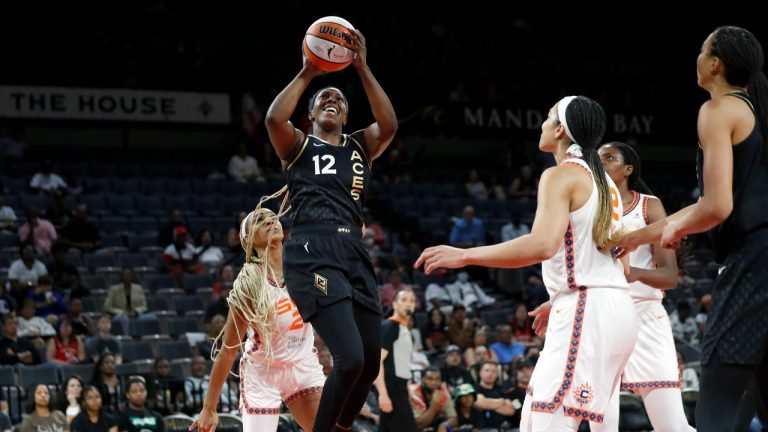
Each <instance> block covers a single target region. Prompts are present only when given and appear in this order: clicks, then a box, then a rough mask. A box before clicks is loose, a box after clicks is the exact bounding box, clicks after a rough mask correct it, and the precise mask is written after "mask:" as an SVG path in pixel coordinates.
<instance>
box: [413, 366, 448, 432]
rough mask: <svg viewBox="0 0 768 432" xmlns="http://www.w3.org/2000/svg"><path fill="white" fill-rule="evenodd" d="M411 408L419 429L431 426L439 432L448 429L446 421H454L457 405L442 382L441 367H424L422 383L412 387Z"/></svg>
mask: <svg viewBox="0 0 768 432" xmlns="http://www.w3.org/2000/svg"><path fill="white" fill-rule="evenodd" d="M411 408H413V415H414V417H416V427H417V428H419V430H421V429H425V428H430V427H431V428H434V429H435V430H437V432H444V431H446V430H447V428H446V423H450V422H451V421H454V419H455V418H456V407H455V406H454V405H453V400H452V399H451V395H450V393H449V392H448V389H447V388H446V387H445V384H444V383H443V382H442V379H441V376H440V369H437V368H435V367H428V368H426V369H424V375H423V376H422V378H421V384H415V385H413V386H412V387H411Z"/></svg>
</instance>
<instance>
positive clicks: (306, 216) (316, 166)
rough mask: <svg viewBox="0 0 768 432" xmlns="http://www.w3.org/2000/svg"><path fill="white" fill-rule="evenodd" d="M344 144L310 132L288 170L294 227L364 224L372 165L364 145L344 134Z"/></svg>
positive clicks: (286, 172) (286, 171)
mask: <svg viewBox="0 0 768 432" xmlns="http://www.w3.org/2000/svg"><path fill="white" fill-rule="evenodd" d="M341 142H342V144H341V145H338V146H337V145H333V144H329V143H327V142H325V141H323V140H321V139H320V138H318V137H316V136H313V135H307V136H306V138H305V139H304V142H303V143H302V145H301V148H300V149H299V151H298V153H297V155H296V157H295V158H294V159H293V161H291V163H290V164H289V165H288V166H287V167H286V169H285V175H286V179H287V183H288V196H289V197H290V200H291V208H292V210H291V218H292V226H301V225H312V224H326V223H330V224H338V225H347V226H355V227H362V226H363V200H364V198H365V191H366V189H367V188H368V187H369V186H368V185H369V182H370V178H371V167H370V163H369V162H368V157H367V155H366V154H365V151H364V150H363V147H362V145H361V144H360V143H359V142H358V141H357V140H356V139H354V138H352V137H351V136H349V135H342V139H341Z"/></svg>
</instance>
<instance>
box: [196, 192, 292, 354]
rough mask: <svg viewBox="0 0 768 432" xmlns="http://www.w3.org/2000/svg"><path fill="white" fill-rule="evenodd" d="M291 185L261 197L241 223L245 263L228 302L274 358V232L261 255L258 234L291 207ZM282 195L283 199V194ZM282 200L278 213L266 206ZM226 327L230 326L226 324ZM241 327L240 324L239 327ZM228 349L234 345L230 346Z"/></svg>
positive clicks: (220, 334) (240, 338)
mask: <svg viewBox="0 0 768 432" xmlns="http://www.w3.org/2000/svg"><path fill="white" fill-rule="evenodd" d="M287 190H288V188H287V186H283V187H282V188H281V189H280V190H278V191H277V192H275V193H273V194H272V195H268V196H264V197H262V198H261V199H260V200H259V203H258V204H257V205H256V208H255V209H254V210H253V211H252V212H250V213H248V215H247V216H246V217H245V218H243V221H242V222H241V223H240V245H241V246H242V247H243V250H244V251H245V264H244V265H243V268H242V269H241V270H240V272H239V273H238V274H237V278H236V279H235V282H234V284H233V285H232V290H231V291H230V293H229V296H228V297H227V304H228V305H229V308H230V310H231V311H232V312H233V313H236V314H239V315H240V316H241V317H242V318H243V319H244V320H245V321H246V322H247V323H248V325H249V326H251V327H252V328H253V329H254V331H255V332H256V334H257V335H258V337H259V340H260V342H259V344H260V345H261V349H262V350H263V352H264V354H265V356H266V357H267V358H268V359H271V358H272V343H271V342H272V332H271V324H272V322H273V321H274V319H275V298H274V294H273V293H272V290H269V289H265V287H267V286H268V284H269V279H270V278H271V279H272V280H277V277H276V273H275V269H273V268H272V267H271V266H270V264H269V249H270V248H271V247H272V246H271V242H272V231H271V230H270V231H269V234H268V237H267V243H266V244H267V246H266V248H265V249H264V256H258V254H257V253H256V250H255V242H256V234H257V232H258V231H259V229H260V228H261V227H262V226H264V225H265V224H267V223H269V222H273V221H277V220H278V219H279V218H280V217H281V216H283V215H285V214H286V213H287V212H288V211H289V210H290V208H291V207H290V204H288V194H287ZM281 195H282V198H280V196H281ZM274 198H277V199H280V208H279V209H278V212H277V213H274V212H273V211H272V210H270V209H268V208H266V207H263V204H264V203H265V202H267V201H269V200H271V199H274ZM225 327H226V326H225ZM235 328H236V329H237V326H235ZM237 332H238V335H237V339H238V341H240V342H239V345H238V348H240V349H241V351H242V348H243V344H244V339H245V338H244V336H245V335H241V334H240V330H239V329H238V330H237ZM223 337H224V329H222V330H221V332H219V335H218V336H216V339H215V340H214V343H213V348H212V349H211V359H212V360H215V358H216V356H217V355H218V350H217V349H216V347H217V346H218V342H219V340H222V341H223ZM225 348H234V346H232V347H230V346H226V347H225Z"/></svg>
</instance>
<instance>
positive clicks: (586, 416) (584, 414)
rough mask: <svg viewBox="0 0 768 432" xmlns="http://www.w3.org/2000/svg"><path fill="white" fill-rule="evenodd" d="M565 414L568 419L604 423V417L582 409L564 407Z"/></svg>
mask: <svg viewBox="0 0 768 432" xmlns="http://www.w3.org/2000/svg"><path fill="white" fill-rule="evenodd" d="M563 413H564V414H565V415H566V416H568V417H575V418H580V419H582V420H587V421H591V422H595V423H602V422H603V415H602V414H600V413H596V412H594V411H588V410H585V409H582V408H574V407H569V406H566V405H563Z"/></svg>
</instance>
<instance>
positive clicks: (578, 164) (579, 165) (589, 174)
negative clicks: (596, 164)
mask: <svg viewBox="0 0 768 432" xmlns="http://www.w3.org/2000/svg"><path fill="white" fill-rule="evenodd" d="M560 165H574V166H577V167H579V168H581V170H582V171H584V172H585V173H587V175H588V176H589V178H592V171H590V170H588V169H587V168H586V167H585V166H584V165H582V164H580V163H578V162H569V161H568V160H567V159H566V160H564V161H562V162H560Z"/></svg>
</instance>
